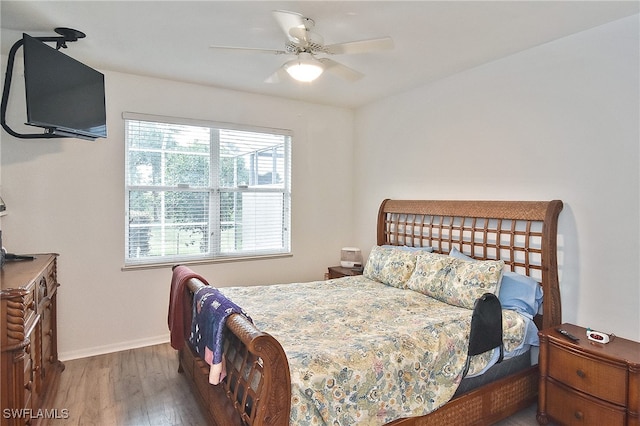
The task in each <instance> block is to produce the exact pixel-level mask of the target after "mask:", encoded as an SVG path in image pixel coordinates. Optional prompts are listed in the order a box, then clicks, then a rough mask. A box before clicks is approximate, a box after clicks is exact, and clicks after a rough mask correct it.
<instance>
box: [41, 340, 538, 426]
mask: <svg viewBox="0 0 640 426" xmlns="http://www.w3.org/2000/svg"><path fill="white" fill-rule="evenodd" d="M65 366H66V368H65V371H64V372H63V373H62V376H61V379H60V383H59V386H58V387H57V389H56V391H57V392H56V396H55V400H54V402H53V404H52V407H51V408H55V409H57V410H58V413H63V411H62V410H68V418H66V419H50V420H47V421H46V422H45V423H44V424H45V425H56V426H62V425H64V426H72V425H78V426H80V425H81V426H92V425H96V426H107V425H109V426H111V425H114V426H115V425H117V426H160V425H176V426H178V425H180V426H182V425H185V426H186V425H197V426H202V425H205V424H206V420H205V417H204V416H203V415H202V412H201V411H200V407H199V406H198V405H197V404H196V403H195V402H194V399H193V395H192V393H191V391H190V389H189V386H188V383H187V382H186V379H185V378H184V377H183V376H182V375H181V374H179V373H178V372H177V367H178V361H177V355H176V352H175V351H174V350H173V349H171V347H170V346H169V344H168V343H167V344H163V345H156V346H149V347H146V348H140V349H133V350H127V351H122V352H116V353H112V354H106V355H100V356H94V357H89V358H82V359H76V360H72V361H67V362H65ZM60 417H62V416H60ZM535 418H536V407H535V405H534V406H531V407H529V408H528V409H525V410H523V411H521V412H519V413H517V414H516V415H514V416H512V417H510V418H508V419H506V420H504V421H502V422H500V423H498V425H500V426H529V425H531V426H533V425H537V423H536V420H535Z"/></svg>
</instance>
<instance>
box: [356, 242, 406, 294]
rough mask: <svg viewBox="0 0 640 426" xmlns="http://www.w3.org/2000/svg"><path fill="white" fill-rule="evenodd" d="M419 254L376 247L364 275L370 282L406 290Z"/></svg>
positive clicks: (394, 248) (395, 248)
mask: <svg viewBox="0 0 640 426" xmlns="http://www.w3.org/2000/svg"><path fill="white" fill-rule="evenodd" d="M417 254H418V253H416V252H413V251H407V250H402V249H399V248H397V247H381V246H374V247H373V248H372V249H371V253H369V258H368V259H367V264H366V265H365V267H364V271H363V272H362V274H363V275H364V276H365V277H366V278H369V279H370V280H374V281H378V282H381V283H383V284H386V285H390V286H393V287H398V288H402V289H405V288H407V284H406V283H407V280H408V279H409V277H410V276H411V273H412V272H413V269H414V268H415V266H416V256H417Z"/></svg>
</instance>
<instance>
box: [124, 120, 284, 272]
mask: <svg viewBox="0 0 640 426" xmlns="http://www.w3.org/2000/svg"><path fill="white" fill-rule="evenodd" d="M122 117H123V120H124V127H125V188H124V189H125V235H124V237H125V253H124V256H125V259H124V269H130V268H140V267H156V266H166V265H173V264H176V263H183V264H184V263H208V262H216V261H229V260H249V259H255V258H264V257H274V256H276V257H280V256H290V255H291V144H292V132H291V131H290V130H284V129H274V128H264V127H255V126H245V125H238V124H231V123H222V122H215V121H206V120H194V119H188V118H176V117H166V116H158V115H149V114H140V113H131V112H125V113H123V114H122ZM139 121H140V122H151V123H162V124H169V125H170V124H175V125H187V126H197V127H206V128H209V129H210V130H211V131H210V135H211V136H210V139H209V143H210V147H211V148H210V155H209V157H210V163H209V168H210V170H209V179H208V181H209V184H208V185H207V186H206V187H197V188H190V187H184V186H182V185H177V186H161V185H152V186H148V185H134V184H132V183H131V180H130V178H129V176H128V174H129V157H130V155H129V154H130V146H129V133H128V128H129V123H130V122H139ZM220 130H223V131H240V132H253V133H258V134H265V135H268V134H271V135H276V136H278V137H283V141H284V150H283V155H281V157H284V158H283V164H284V168H283V169H284V171H283V173H282V174H283V176H282V181H283V183H282V184H280V185H279V186H275V187H268V186H266V185H264V186H262V185H256V186H253V185H246V184H242V185H237V186H235V187H222V186H220V185H219V179H218V177H219V166H220V161H221V160H220V140H219V137H216V135H219V131H220ZM227 133H229V132H227ZM272 158H274V157H273V156H272ZM273 162H274V166H273V167H275V163H276V160H273ZM274 170H275V169H274ZM261 186H262V187H261ZM132 191H154V192H161V193H166V192H168V191H176V192H183V191H184V192H189V191H191V192H201V193H203V192H208V193H209V215H208V216H209V217H208V222H207V224H208V226H209V228H208V229H209V236H210V240H209V243H208V248H209V250H208V252H207V253H200V254H195V255H194V254H189V255H180V254H177V255H176V254H169V255H158V254H156V255H149V256H139V257H136V256H131V252H130V250H129V245H130V235H131V234H130V230H131V228H130V223H131V222H130V214H131V211H130V206H129V200H130V194H131V192H132ZM223 193H232V194H237V195H239V196H240V197H242V199H243V200H244V198H245V196H246V197H247V199H251V198H255V199H258V200H261V199H262V198H261V196H264V195H267V194H270V193H273V194H276V195H279V194H281V197H282V199H281V201H282V213H281V216H280V217H279V219H278V220H281V221H282V222H281V225H280V224H278V225H277V226H281V234H282V235H281V246H280V247H274V246H271V247H268V246H267V247H261V239H260V233H259V231H257V232H258V233H257V234H256V235H255V237H254V239H253V240H252V241H253V242H254V243H255V245H254V247H253V248H251V249H240V250H223V249H222V246H223V243H221V242H220V238H222V237H221V233H222V232H221V227H222V223H221V220H220V217H221V214H220V208H221V207H220V206H221V201H220V200H221V194H223ZM252 194H255V196H254V195H252ZM277 200H278V199H277ZM278 203H280V202H279V201H278ZM257 208H258V207H257V206H256V209H257ZM278 214H280V213H278ZM259 216H261V215H255V217H256V219H257V220H256V221H255V223H254V225H255V226H254V227H255V229H259V228H260V225H261V223H260V222H259V221H260V217H259ZM241 223H242V222H241ZM161 226H164V225H161ZM163 229H164V228H163ZM162 241H163V242H164V239H162Z"/></svg>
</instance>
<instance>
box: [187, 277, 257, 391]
mask: <svg viewBox="0 0 640 426" xmlns="http://www.w3.org/2000/svg"><path fill="white" fill-rule="evenodd" d="M233 313H238V314H243V315H245V316H246V317H247V318H248V319H249V320H251V318H250V317H249V316H248V315H247V314H246V312H244V310H243V309H242V308H241V307H239V306H238V305H236V304H235V303H233V302H232V301H231V300H229V299H227V298H226V297H225V296H224V295H223V294H222V293H220V291H219V290H218V289H216V288H214V287H202V288H201V289H200V290H198V291H197V292H196V293H195V294H194V298H193V312H192V321H191V334H190V335H189V343H190V344H191V347H192V348H193V349H194V350H195V351H196V353H197V354H198V355H199V356H200V357H201V358H202V359H204V360H205V361H206V362H207V364H209V365H211V369H210V373H209V382H210V383H211V384H214V385H216V384H218V383H220V381H222V379H224V377H225V375H226V372H225V366H224V358H223V356H222V355H223V352H224V341H223V335H224V325H225V321H226V320H227V318H228V317H229V315H231V314H233Z"/></svg>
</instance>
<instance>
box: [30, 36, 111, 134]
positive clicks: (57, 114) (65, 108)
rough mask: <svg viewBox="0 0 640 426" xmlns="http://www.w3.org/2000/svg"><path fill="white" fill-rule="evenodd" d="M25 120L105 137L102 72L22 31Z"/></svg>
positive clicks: (62, 131) (59, 131)
mask: <svg viewBox="0 0 640 426" xmlns="http://www.w3.org/2000/svg"><path fill="white" fill-rule="evenodd" d="M22 39H23V49H24V80H25V92H26V101H27V124H29V125H31V126H37V127H42V128H44V129H46V132H47V133H51V134H53V135H59V136H68V137H77V138H83V139H89V140H95V139H96V138H105V137H107V119H106V108H105V94H104V75H103V74H102V73H100V72H98V71H96V70H94V69H93V68H91V67H89V66H87V65H85V64H83V63H81V62H78V61H77V60H75V59H73V58H71V57H70V56H67V55H65V54H64V53H62V52H60V51H59V50H56V49H55V48H53V47H51V46H48V45H47V44H45V43H44V42H42V41H40V40H37V39H36V38H34V37H31V36H29V35H28V34H23V35H22Z"/></svg>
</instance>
